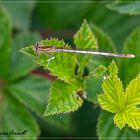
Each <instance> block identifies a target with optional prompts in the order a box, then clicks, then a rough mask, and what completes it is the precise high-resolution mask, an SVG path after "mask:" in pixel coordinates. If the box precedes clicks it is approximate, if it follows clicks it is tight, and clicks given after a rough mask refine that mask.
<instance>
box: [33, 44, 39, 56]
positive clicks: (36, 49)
mask: <svg viewBox="0 0 140 140" xmlns="http://www.w3.org/2000/svg"><path fill="white" fill-rule="evenodd" d="M38 46H39V43H38V42H37V43H36V45H35V46H34V51H35V52H36V53H38Z"/></svg>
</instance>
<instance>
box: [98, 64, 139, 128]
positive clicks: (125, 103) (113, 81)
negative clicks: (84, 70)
mask: <svg viewBox="0 0 140 140" xmlns="http://www.w3.org/2000/svg"><path fill="white" fill-rule="evenodd" d="M109 72H110V75H109V76H108V77H107V78H106V79H105V80H104V81H103V85H102V86H103V90H104V94H101V95H99V96H98V101H99V104H100V105H101V107H102V108H103V109H104V110H107V111H109V112H112V113H115V116H114V123H115V124H116V125H117V126H118V127H119V128H121V129H122V128H123V127H124V126H125V125H126V124H128V126H129V127H131V128H133V129H136V130H138V129H140V113H139V112H140V108H138V107H136V105H139V104H140V92H139V91H140V88H139V87H140V85H139V83H140V74H139V75H138V76H137V77H136V79H133V80H132V81H131V82H130V84H129V85H128V86H127V87H126V90H125V94H124V89H123V85H122V83H121V81H120V80H119V78H118V77H117V66H116V64H115V62H112V63H111V64H110V66H109Z"/></svg>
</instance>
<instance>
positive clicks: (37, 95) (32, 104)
mask: <svg viewBox="0 0 140 140" xmlns="http://www.w3.org/2000/svg"><path fill="white" fill-rule="evenodd" d="M49 88H50V82H49V81H48V80H47V79H46V78H43V77H41V76H35V75H31V76H28V77H27V78H25V79H23V80H22V81H18V82H15V83H12V84H11V85H9V86H8V87H7V89H8V91H9V92H10V93H11V94H12V95H13V96H14V97H15V98H16V99H17V100H19V101H20V102H21V103H22V104H24V105H25V106H27V107H28V108H30V109H31V110H33V111H35V112H36V113H37V114H38V115H40V116H41V115H42V114H43V113H44V110H45V107H46V104H47V102H48V93H49Z"/></svg>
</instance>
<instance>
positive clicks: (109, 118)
mask: <svg viewBox="0 0 140 140" xmlns="http://www.w3.org/2000/svg"><path fill="white" fill-rule="evenodd" d="M97 134H98V136H99V139H100V140H104V139H111V140H122V139H127V140H132V139H134V138H135V139H139V138H140V133H139V131H135V130H133V129H131V128H128V127H127V126H126V127H125V128H123V129H122V130H120V129H118V128H117V127H115V125H114V122H113V115H112V114H111V113H108V112H105V111H102V112H101V114H100V117H99V120H98V125H97Z"/></svg>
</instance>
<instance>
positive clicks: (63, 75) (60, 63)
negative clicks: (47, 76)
mask: <svg viewBox="0 0 140 140" xmlns="http://www.w3.org/2000/svg"><path fill="white" fill-rule="evenodd" d="M40 44H41V45H48V46H55V47H58V48H60V47H61V48H62V47H64V48H69V46H68V45H67V44H65V43H64V41H63V40H58V39H55V38H51V39H46V40H42V41H41V42H40ZM21 52H23V53H25V54H27V55H30V56H32V57H33V58H34V59H35V60H36V62H37V63H38V64H39V65H40V66H43V67H44V68H45V69H49V70H50V71H51V74H52V75H54V76H57V77H58V78H59V79H61V80H64V81H65V82H71V81H75V77H76V76H75V66H76V56H75V55H73V54H70V53H63V52H54V53H49V54H48V55H47V54H46V53H45V52H43V53H39V54H38V55H37V54H36V53H35V51H34V50H33V46H31V47H27V48H23V49H21ZM49 55H50V56H49ZM52 56H55V59H53V60H51V61H50V63H48V62H47V60H48V59H49V58H50V57H52Z"/></svg>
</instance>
